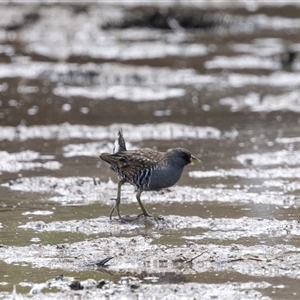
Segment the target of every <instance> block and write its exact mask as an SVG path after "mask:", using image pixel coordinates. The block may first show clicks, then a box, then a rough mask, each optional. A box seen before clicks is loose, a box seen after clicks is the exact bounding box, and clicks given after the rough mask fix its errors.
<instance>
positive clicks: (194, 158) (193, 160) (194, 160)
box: [190, 155, 202, 164]
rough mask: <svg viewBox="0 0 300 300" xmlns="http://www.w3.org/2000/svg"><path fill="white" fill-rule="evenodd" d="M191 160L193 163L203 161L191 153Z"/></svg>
mask: <svg viewBox="0 0 300 300" xmlns="http://www.w3.org/2000/svg"><path fill="white" fill-rule="evenodd" d="M190 162H191V163H192V164H196V163H201V162H202V161H201V160H200V159H199V158H197V157H196V156H194V155H191V158H190Z"/></svg>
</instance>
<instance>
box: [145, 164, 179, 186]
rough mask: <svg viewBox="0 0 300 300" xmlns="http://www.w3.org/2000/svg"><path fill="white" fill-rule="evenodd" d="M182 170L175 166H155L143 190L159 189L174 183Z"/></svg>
mask: <svg viewBox="0 0 300 300" xmlns="http://www.w3.org/2000/svg"><path fill="white" fill-rule="evenodd" d="M181 174H182V170H178V169H175V168H156V169H153V170H152V174H151V177H150V178H149V183H148V185H147V186H146V187H145V188H144V190H145V191H147V190H148V191H152V190H160V189H163V188H167V187H170V186H172V185H174V184H175V183H176V182H177V181H178V180H179V179H180V177H181Z"/></svg>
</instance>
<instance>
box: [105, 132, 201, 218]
mask: <svg viewBox="0 0 300 300" xmlns="http://www.w3.org/2000/svg"><path fill="white" fill-rule="evenodd" d="M100 158H101V159H102V160H103V161H105V162H107V163H109V164H110V167H111V169H112V170H113V171H114V172H115V173H117V174H118V176H119V182H118V192H117V199H116V204H115V206H114V207H113V209H112V211H111V213H110V216H109V217H110V219H111V217H112V214H113V212H114V211H115V210H116V211H117V214H118V216H119V218H120V220H121V221H122V222H125V219H124V218H122V217H121V214H120V202H121V187H122V185H123V184H124V183H126V182H127V183H130V184H132V185H133V186H135V188H136V189H137V193H136V199H137V201H138V203H139V205H140V207H141V209H142V211H143V214H144V216H148V217H150V216H151V215H150V214H149V213H148V211H147V209H146V208H145V206H144V205H143V203H142V201H141V194H142V192H143V191H156V190H160V189H163V188H167V187H170V186H172V185H174V184H175V183H176V182H177V181H178V180H179V179H180V177H181V174H182V171H183V168H184V167H185V166H186V165H188V164H189V163H196V162H201V161H200V159H198V158H196V157H195V156H193V155H192V154H191V152H190V151H188V150H186V149H183V148H175V149H170V150H169V151H167V152H159V151H154V150H150V149H140V150H127V149H126V143H125V140H124V138H123V134H122V131H119V133H118V138H117V139H116V141H115V144H114V150H113V154H110V153H102V154H101V155H100Z"/></svg>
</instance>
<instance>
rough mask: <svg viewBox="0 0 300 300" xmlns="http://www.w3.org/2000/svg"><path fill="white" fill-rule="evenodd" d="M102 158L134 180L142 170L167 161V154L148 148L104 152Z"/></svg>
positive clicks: (128, 178) (116, 170) (114, 168)
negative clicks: (112, 152)
mask: <svg viewBox="0 0 300 300" xmlns="http://www.w3.org/2000/svg"><path fill="white" fill-rule="evenodd" d="M101 158H102V159H103V160H104V161H106V162H108V163H109V164H111V167H112V169H113V170H114V171H115V172H117V173H119V175H121V176H122V177H123V176H124V177H125V178H126V179H127V180H129V181H132V179H133V178H134V176H135V175H136V174H137V173H138V172H140V171H141V170H144V169H148V168H153V167H157V166H159V165H163V164H164V163H165V154H164V153H162V152H157V151H152V150H148V149H143V150H133V151H123V152H118V153H114V154H107V153H103V154H102V155H101Z"/></svg>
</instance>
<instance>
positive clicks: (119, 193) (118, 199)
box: [109, 180, 125, 222]
mask: <svg viewBox="0 0 300 300" xmlns="http://www.w3.org/2000/svg"><path fill="white" fill-rule="evenodd" d="M124 183H125V181H123V180H120V181H119V182H118V192H117V199H116V204H115V206H114V207H113V209H112V210H111V212H110V215H109V218H110V219H111V217H112V214H113V212H114V211H115V209H116V210H117V214H118V216H119V218H120V220H121V221H122V222H125V220H124V219H123V218H122V217H121V214H120V203H121V186H122V185H123V184H124Z"/></svg>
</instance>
